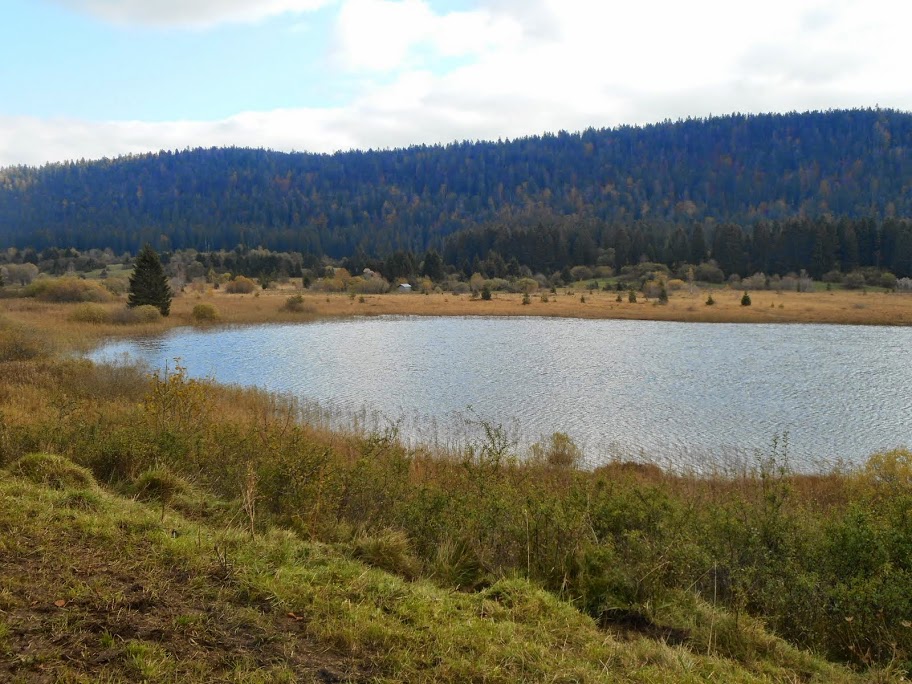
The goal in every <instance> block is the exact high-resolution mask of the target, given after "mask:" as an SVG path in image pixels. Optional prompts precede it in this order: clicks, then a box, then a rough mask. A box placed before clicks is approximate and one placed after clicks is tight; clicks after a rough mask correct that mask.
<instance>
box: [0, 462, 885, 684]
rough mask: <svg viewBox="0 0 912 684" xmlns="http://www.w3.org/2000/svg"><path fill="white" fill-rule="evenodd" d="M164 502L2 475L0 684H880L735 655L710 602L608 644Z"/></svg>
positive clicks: (22, 465)
mask: <svg viewBox="0 0 912 684" xmlns="http://www.w3.org/2000/svg"><path fill="white" fill-rule="evenodd" d="M160 493H161V490H160V489H159V490H154V491H153V494H152V496H151V500H150V497H149V496H146V497H143V498H145V499H146V500H147V501H149V503H141V502H136V501H131V500H128V499H125V498H122V497H119V496H116V495H112V494H111V493H108V492H106V491H103V490H102V489H101V488H100V487H99V486H98V485H97V484H96V483H95V481H94V479H93V478H92V476H91V475H90V474H89V473H88V471H86V470H84V469H82V468H79V467H78V466H76V465H74V464H72V463H70V462H69V461H66V460H65V459H60V458H58V457H50V456H46V455H32V456H29V457H26V458H25V459H22V460H21V461H18V462H15V463H13V464H12V466H11V468H10V469H9V470H6V471H4V470H0V530H3V531H4V534H3V536H2V538H0V550H2V554H0V678H2V679H3V680H4V681H11V682H32V681H68V682H98V681H105V682H127V681H146V682H212V681H226V682H227V681H231V682H267V681H268V682H278V681H281V682H341V681H386V682H397V681H437V682H465V681H487V682H514V681H527V682H534V681H542V682H545V681H548V682H554V681H574V682H590V681H591V682H597V681H603V682H682V681H687V682H709V681H717V680H718V679H719V678H722V679H723V680H724V681H728V682H745V683H747V682H757V683H760V682H773V681H805V682H845V683H849V682H861V681H865V679H863V678H862V677H860V676H856V675H853V674H852V673H851V672H850V671H848V670H847V669H844V668H841V667H838V666H834V665H830V664H827V663H825V662H823V661H821V660H819V659H816V658H814V657H812V656H810V655H809V654H806V653H803V652H801V651H799V650H797V649H795V648H793V647H791V646H788V645H787V644H785V643H784V642H782V641H781V640H779V639H776V638H774V637H771V636H770V635H768V634H766V633H765V632H763V630H762V629H761V628H760V626H759V624H756V623H752V622H751V623H745V624H743V625H742V627H741V632H742V634H743V636H742V637H741V639H739V640H738V642H737V647H736V648H732V647H733V644H728V643H726V641H725V638H726V636H727V634H728V633H729V631H730V630H732V619H731V617H730V616H728V615H726V614H724V613H718V614H716V613H713V611H712V610H711V609H710V608H709V606H707V605H705V604H702V603H695V602H686V601H684V602H682V603H681V605H680V606H676V607H675V608H674V609H673V610H671V609H669V607H668V606H666V607H665V611H666V612H667V613H668V615H667V619H668V620H669V621H675V622H677V624H678V625H679V626H676V627H663V628H658V627H652V628H651V629H646V628H645V627H642V631H639V630H638V627H637V625H636V624H632V625H630V626H628V627H627V628H620V629H613V630H607V631H606V630H600V629H599V628H598V627H597V626H596V624H595V622H594V621H593V620H591V619H589V618H587V617H585V616H584V615H582V614H580V613H579V612H578V611H577V610H575V609H574V608H573V607H572V606H570V605H568V604H566V603H564V602H561V601H559V600H557V599H556V598H554V597H553V596H550V595H549V594H547V593H546V592H544V591H542V590H540V589H537V588H535V587H534V586H533V585H532V584H531V583H529V582H526V581H524V580H518V579H517V580H503V581H500V582H497V583H495V584H493V585H492V586H490V587H488V588H486V589H484V590H483V591H479V592H474V593H461V592H455V591H452V590H446V589H441V588H439V587H437V586H435V585H434V584H432V583H430V582H427V581H421V582H409V581H405V580H403V579H402V578H399V577H396V576H394V575H390V574H388V573H386V572H384V571H382V570H380V569H374V568H371V567H370V566H368V565H365V564H363V563H361V562H358V561H354V560H351V559H348V558H346V557H345V556H344V555H342V554H340V553H339V552H338V551H337V550H334V549H333V548H332V547H330V546H326V545H323V544H318V543H313V542H306V541H301V540H299V539H298V538H297V536H296V535H294V534H292V533H289V532H281V531H272V532H268V533H265V534H262V535H259V536H258V537H256V538H252V537H251V536H250V535H249V534H247V533H246V532H244V531H243V530H242V529H237V528H230V527H220V526H214V525H212V524H211V523H206V522H200V521H199V520H193V519H191V518H187V517H185V516H183V515H180V514H177V513H175V512H172V511H170V510H166V508H165V507H164V505H162V506H161V508H160V507H159V505H158V504H156V501H155V500H156V498H160V496H158V495H160ZM186 505H187V504H186V497H185V506H186ZM198 507H199V504H197V508H198ZM13 531H15V534H12V532H13ZM675 611H679V612H677V613H675ZM688 613H689V614H688ZM714 627H715V629H716V630H717V633H716V635H715V637H714V635H713V628H714ZM714 639H715V640H714ZM881 677H882V675H881ZM870 680H871V681H873V680H874V678H873V677H871V678H870ZM876 681H886V678H883V679H880V678H879V679H877V680H876Z"/></svg>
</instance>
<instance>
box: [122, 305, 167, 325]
mask: <svg viewBox="0 0 912 684" xmlns="http://www.w3.org/2000/svg"><path fill="white" fill-rule="evenodd" d="M161 317H162V315H161V312H160V311H159V310H158V307H155V306H152V305H151V304H143V305H142V306H135V307H133V308H129V307H128V308H126V309H121V310H119V311H115V312H114V314H113V315H112V316H111V321H112V322H114V323H117V324H118V325H139V324H143V323H156V322H158V321H160V320H161Z"/></svg>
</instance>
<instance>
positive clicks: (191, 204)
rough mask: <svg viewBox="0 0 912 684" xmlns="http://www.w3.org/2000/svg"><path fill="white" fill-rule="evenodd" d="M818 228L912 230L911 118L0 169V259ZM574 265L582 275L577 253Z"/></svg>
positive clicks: (657, 128)
mask: <svg viewBox="0 0 912 684" xmlns="http://www.w3.org/2000/svg"><path fill="white" fill-rule="evenodd" d="M819 216H833V217H847V218H854V219H873V220H875V221H882V220H884V219H887V218H890V217H899V218H902V217H909V216H912V114H908V113H904V112H898V111H892V110H852V111H830V112H813V113H803V114H798V113H790V114H764V115H732V116H725V117H718V118H710V119H689V120H686V121H678V122H663V123H660V124H655V125H649V126H644V127H621V128H616V129H602V130H596V129H589V130H586V131H584V132H582V133H566V132H561V133H558V134H556V135H552V134H547V135H543V136H540V137H530V138H523V139H518V140H512V141H505V142H501V141H499V142H475V143H471V142H463V143H455V144H451V145H447V146H432V147H428V146H419V147H411V148H407V149H397V150H385V151H351V152H340V153H337V154H333V155H316V154H304V153H293V154H286V153H279V152H270V151H265V150H253V149H234V148H232V149H196V150H187V151H182V152H161V153H158V154H149V155H143V156H133V157H123V158H118V159H113V160H107V159H106V160H101V161H79V162H72V163H63V164H52V165H48V166H44V167H42V168H27V167H16V168H7V169H5V170H0V245H3V246H17V247H28V246H30V247H34V248H36V249H38V250H41V249H44V248H46V247H49V246H58V247H76V248H78V249H87V248H92V247H99V248H105V247H110V248H112V249H114V250H115V251H116V252H122V251H125V250H129V251H136V250H137V248H138V247H139V246H140V245H141V244H142V243H143V242H145V241H151V242H152V243H153V244H154V245H155V246H156V247H158V248H161V249H165V250H168V249H182V248H195V249H200V250H203V249H220V248H225V249H232V248H234V247H235V246H236V245H238V244H246V245H248V246H257V245H263V246H266V247H268V248H270V249H274V250H292V251H302V252H308V253H311V254H314V255H318V256H319V255H328V256H331V257H335V258H342V257H345V256H351V255H353V254H355V253H356V252H357V251H358V250H361V251H362V252H364V253H366V254H369V255H376V256H381V257H382V256H386V255H388V254H389V253H391V252H393V251H395V250H399V249H401V250H411V251H415V252H421V251H423V250H425V249H427V248H428V247H429V246H434V247H437V248H438V249H442V248H443V246H444V238H445V237H446V236H448V235H452V234H454V233H458V232H460V231H462V230H464V229H468V228H476V229H478V230H481V229H484V228H485V227H491V226H494V227H502V226H510V227H514V228H515V227H528V226H535V225H538V224H540V223H544V224H545V225H546V226H547V225H552V224H553V225H557V226H559V227H560V226H566V225H585V226H588V227H589V228H588V230H589V234H596V235H597V234H599V231H600V230H601V228H600V227H604V226H614V225H621V226H627V227H628V228H629V227H631V226H634V225H636V224H638V222H639V224H642V225H649V226H652V228H651V230H661V231H663V232H664V233H669V234H670V233H671V232H672V231H673V229H674V227H675V226H684V227H685V229H686V231H687V232H688V233H689V232H691V231H692V227H693V226H694V225H698V224H699V225H705V226H708V227H709V228H710V229H711V227H712V226H713V225H715V224H718V223H723V222H734V223H738V224H740V225H743V226H744V227H745V228H749V227H750V226H752V225H754V224H756V223H757V222H759V221H787V220H789V219H795V218H810V219H813V218H815V217H819ZM593 226H595V228H593ZM555 230H557V229H556V228H555ZM774 232H775V231H774ZM710 237H711V236H710ZM612 244H614V243H612ZM599 246H602V247H603V246H605V245H599ZM634 247H636V245H634V246H633V247H631V248H630V249H631V250H632V252H631V253H634V252H637V250H636V249H634ZM644 249H645V248H644ZM587 250H588V251H587ZM577 251H578V252H579V256H580V257H581V258H580V259H576V260H575V263H585V258H582V257H588V256H591V253H592V251H593V249H592V247H591V246H588V245H586V244H583V245H580V246H578V247H577ZM640 256H641V254H640V253H634V254H633V257H634V258H639V257H640Z"/></svg>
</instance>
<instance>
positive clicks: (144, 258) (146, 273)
mask: <svg viewBox="0 0 912 684" xmlns="http://www.w3.org/2000/svg"><path fill="white" fill-rule="evenodd" d="M144 304H151V305H152V306H154V307H155V308H156V309H158V310H159V311H161V315H162V316H167V315H168V314H169V313H171V288H170V287H169V285H168V278H167V277H166V276H165V271H164V269H163V268H162V265H161V261H159V259H158V253H156V251H155V250H154V249H152V247H151V246H150V245H148V244H147V245H145V246H144V247H143V248H142V250H140V252H139V254H138V255H137V257H136V266H135V267H134V269H133V275H131V276H130V297H129V299H128V300H127V306H142V305H144Z"/></svg>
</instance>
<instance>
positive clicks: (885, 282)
mask: <svg viewBox="0 0 912 684" xmlns="http://www.w3.org/2000/svg"><path fill="white" fill-rule="evenodd" d="M879 285H880V286H881V287H885V288H887V289H888V290H895V289H896V276H895V275H893V274H892V273H890V272H889V271H884V272H883V273H882V274H881V275H880V281H879Z"/></svg>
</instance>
